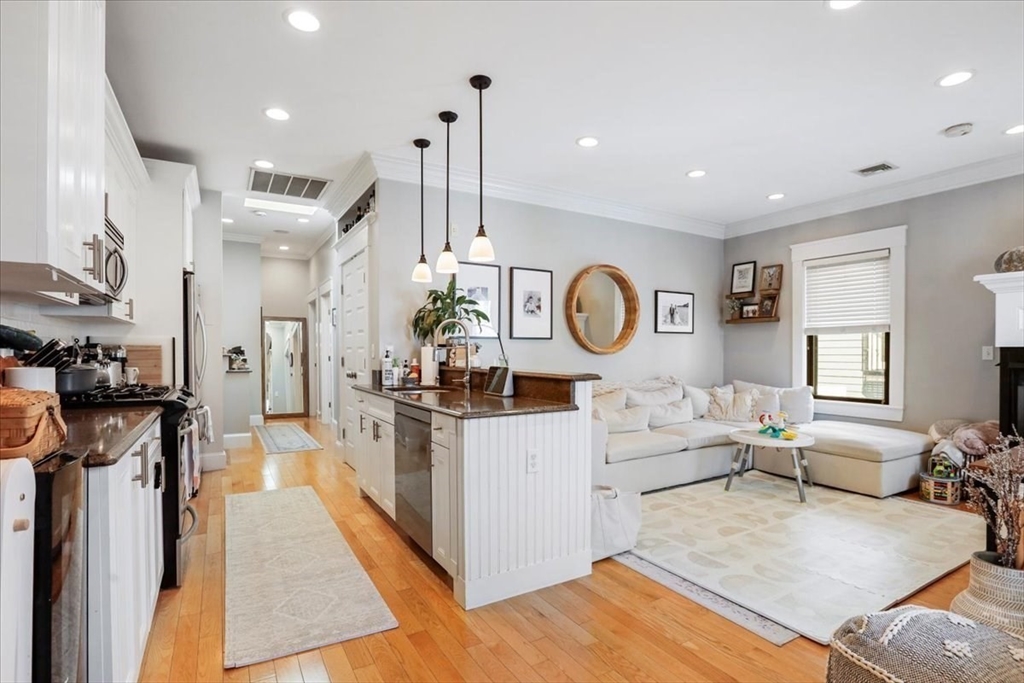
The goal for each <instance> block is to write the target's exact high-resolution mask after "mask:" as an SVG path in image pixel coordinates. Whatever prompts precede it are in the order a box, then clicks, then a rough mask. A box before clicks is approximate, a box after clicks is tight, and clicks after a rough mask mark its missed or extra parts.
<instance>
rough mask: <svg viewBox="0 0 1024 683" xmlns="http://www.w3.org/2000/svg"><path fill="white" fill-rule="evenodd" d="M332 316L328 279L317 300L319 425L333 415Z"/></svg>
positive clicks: (327, 421) (332, 305)
mask: <svg viewBox="0 0 1024 683" xmlns="http://www.w3.org/2000/svg"><path fill="white" fill-rule="evenodd" d="M334 315H335V314H334V303H333V296H332V292H331V280H330V279H329V278H328V280H327V281H326V282H325V283H324V284H322V285H320V289H319V297H318V298H317V349H318V352H319V356H318V357H317V363H318V366H319V367H318V371H317V385H318V388H319V394H320V411H319V412H320V423H321V424H325V425H327V424H331V423H332V422H333V415H334V381H333V376H334V361H333V359H334V339H333V337H334ZM335 426H336V425H335Z"/></svg>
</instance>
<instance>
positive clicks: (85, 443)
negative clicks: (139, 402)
mask: <svg viewBox="0 0 1024 683" xmlns="http://www.w3.org/2000/svg"><path fill="white" fill-rule="evenodd" d="M161 413H163V408H160V407H154V406H143V407H138V406H136V407H124V408H76V409H74V410H65V411H62V413H61V417H62V418H63V419H64V423H65V424H67V426H68V439H67V441H66V442H65V443H64V450H66V451H68V452H70V453H75V454H77V453H86V452H87V453H88V456H86V458H85V462H84V463H83V464H84V465H85V467H108V466H110V465H116V464H117V463H118V461H120V460H121V458H122V457H123V456H124V455H125V454H126V453H127V452H128V450H129V449H130V448H131V446H132V444H134V443H135V442H136V441H138V440H139V439H140V438H142V435H143V434H145V433H146V430H147V429H149V428H150V427H151V426H152V425H153V423H154V422H156V421H157V420H159V419H160V414H161Z"/></svg>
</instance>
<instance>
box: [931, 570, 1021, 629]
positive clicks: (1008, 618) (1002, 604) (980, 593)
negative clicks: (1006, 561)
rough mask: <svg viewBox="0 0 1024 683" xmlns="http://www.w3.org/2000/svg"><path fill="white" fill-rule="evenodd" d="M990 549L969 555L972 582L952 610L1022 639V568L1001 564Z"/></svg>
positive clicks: (959, 596)
mask: <svg viewBox="0 0 1024 683" xmlns="http://www.w3.org/2000/svg"><path fill="white" fill-rule="evenodd" d="M996 558H997V555H996V554H995V553H991V552H983V553H974V554H973V555H971V581H970V583H969V584H968V585H967V590H965V591H964V592H962V593H960V594H959V595H957V596H956V597H955V598H953V604H952V605H950V607H949V609H950V611H951V612H956V613H957V614H962V615H963V616H965V617H970V618H971V619H974V620H975V621H978V622H981V623H982V624H986V625H988V626H992V627H993V628H998V629H1000V630H1002V631H1006V632H1007V633H1011V634H1013V635H1015V636H1017V637H1019V638H1024V569H1013V568H1011V567H1004V566H1002V565H1001V564H999V563H998V560H997V559H996Z"/></svg>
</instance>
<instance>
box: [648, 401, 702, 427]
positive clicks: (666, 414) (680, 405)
mask: <svg viewBox="0 0 1024 683" xmlns="http://www.w3.org/2000/svg"><path fill="white" fill-rule="evenodd" d="M649 407H650V409H651V421H650V424H651V429H657V428H658V427H667V426H668V425H676V424H680V423H682V422H693V402H692V401H691V400H690V399H689V398H684V399H681V400H679V401H673V402H672V403H663V404H661V405H655V406H649Z"/></svg>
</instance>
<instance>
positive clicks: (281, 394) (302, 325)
mask: <svg viewBox="0 0 1024 683" xmlns="http://www.w3.org/2000/svg"><path fill="white" fill-rule="evenodd" d="M260 337H261V340H262V341H261V354H260V356H261V362H262V363H263V387H262V392H261V394H262V396H261V398H262V401H261V406H262V408H263V416H264V417H306V416H308V415H309V402H308V396H309V367H308V360H307V354H306V339H307V332H306V320H305V318H285V317H277V316H264V317H263V329H262V330H261V335H260Z"/></svg>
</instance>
